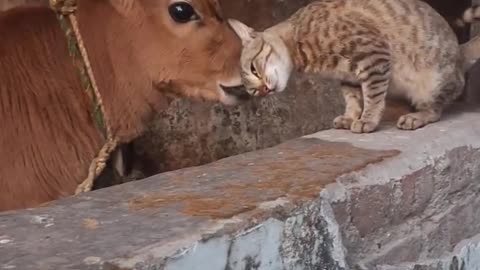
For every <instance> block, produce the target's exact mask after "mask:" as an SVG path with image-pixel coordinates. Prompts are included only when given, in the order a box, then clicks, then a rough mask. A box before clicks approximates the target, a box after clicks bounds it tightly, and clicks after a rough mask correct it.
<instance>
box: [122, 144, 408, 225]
mask: <svg viewBox="0 0 480 270" xmlns="http://www.w3.org/2000/svg"><path fill="white" fill-rule="evenodd" d="M399 153H400V151H397V150H386V151H378V150H369V149H362V148H358V147H354V146H352V145H351V144H348V143H336V142H326V141H321V140H317V139H304V138H302V139H298V140H294V141H290V142H287V143H284V144H281V145H279V146H277V147H274V148H270V149H266V150H262V151H258V152H252V153H248V154H245V155H241V156H237V157H232V158H227V159H224V160H221V161H219V162H216V163H213V164H210V165H207V166H203V167H197V168H191V169H188V170H185V171H183V172H182V173H181V175H176V176H172V177H171V179H169V180H170V181H171V183H166V186H168V187H169V188H168V191H165V192H162V191H158V192H155V193H152V194H145V195H144V196H142V197H137V198H133V199H132V200H130V202H129V207H130V209H131V210H135V211H139V210H145V209H150V208H155V209H158V208H162V207H167V206H175V207H180V209H181V211H182V212H183V213H184V214H186V215H189V216H202V217H210V218H230V217H233V216H235V215H237V214H240V213H244V212H247V211H250V210H253V209H255V208H256V207H257V205H258V204H259V203H262V202H265V201H271V200H275V199H278V198H280V197H285V196H288V197H290V198H293V199H294V200H296V201H300V202H301V201H304V200H307V199H311V198H315V197H317V196H318V194H319V193H320V191H321V190H322V189H323V187H325V185H327V184H330V183H333V182H335V181H336V179H337V177H338V176H340V175H342V174H346V173H349V172H354V171H357V170H360V169H362V168H364V167H366V166H367V165H369V164H374V163H378V162H381V161H382V160H384V159H386V158H390V157H393V156H395V155H398V154H399ZM172 186H174V188H171V187H172ZM166 190H167V189H166Z"/></svg>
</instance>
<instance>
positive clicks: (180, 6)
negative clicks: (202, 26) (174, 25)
mask: <svg viewBox="0 0 480 270" xmlns="http://www.w3.org/2000/svg"><path fill="white" fill-rule="evenodd" d="M168 11H169V12H170V16H171V17H172V19H173V20H174V21H176V22H178V23H187V22H189V21H194V20H198V19H199V17H198V15H197V13H196V12H195V9H194V8H193V7H192V5H190V4H189V3H187V2H177V3H173V4H171V5H170V6H169V7H168Z"/></svg>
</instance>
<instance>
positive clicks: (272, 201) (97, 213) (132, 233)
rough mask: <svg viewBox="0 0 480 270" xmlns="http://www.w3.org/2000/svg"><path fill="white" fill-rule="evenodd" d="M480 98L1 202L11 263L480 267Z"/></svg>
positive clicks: (133, 268)
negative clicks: (399, 119)
mask: <svg viewBox="0 0 480 270" xmlns="http://www.w3.org/2000/svg"><path fill="white" fill-rule="evenodd" d="M478 119H480V110H479V109H478V108H476V109H470V108H466V106H462V109H461V110H453V111H450V112H449V113H448V115H446V116H445V117H444V118H443V120H442V121H441V122H438V123H436V124H432V125H429V126H427V127H425V128H423V129H420V130H417V131H414V132H410V131H401V130H398V129H397V128H396V127H394V123H391V122H390V123H384V124H383V125H382V128H381V130H380V131H378V132H376V133H372V134H363V135H357V134H352V133H351V132H350V131H344V130H328V131H322V132H319V133H316V134H312V135H309V136H306V137H303V138H298V139H295V140H291V141H287V142H285V143H283V144H280V145H277V146H275V147H273V148H269V149H264V150H260V151H255V152H251V153H246V154H242V155H238V156H234V157H229V158H226V159H223V160H219V161H216V162H213V163H210V164H207V165H204V166H199V167H194V168H187V169H182V170H178V171H174V172H168V173H163V174H160V175H156V176H153V177H151V178H149V179H145V180H141V181H137V182H134V183H127V184H124V185H118V186H115V187H112V188H106V189H101V190H97V191H94V192H90V193H86V194H82V195H80V196H75V197H71V198H68V199H65V200H60V201H57V202H53V203H51V204H49V205H47V206H44V207H41V208H38V209H31V210H22V211H14V212H5V213H0V269H22V270H30V269H32V270H33V269H72V270H73V269H75V270H83V269H85V270H87V269H88V270H120V269H121V270H153V269H158V270H346V269H352V270H353V269H355V270H478V269H480V196H478V194H479V192H480V140H479V138H480V121H478Z"/></svg>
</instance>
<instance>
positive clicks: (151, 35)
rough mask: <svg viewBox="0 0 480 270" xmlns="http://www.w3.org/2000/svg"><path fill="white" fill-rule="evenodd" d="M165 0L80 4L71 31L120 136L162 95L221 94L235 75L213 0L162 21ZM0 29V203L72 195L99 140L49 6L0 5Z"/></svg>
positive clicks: (197, 0) (229, 38)
mask: <svg viewBox="0 0 480 270" xmlns="http://www.w3.org/2000/svg"><path fill="white" fill-rule="evenodd" d="M170 2H171V1H168V0H158V1H147V0H112V1H107V0H102V1H100V0H90V1H89V0H82V1H81V3H80V6H79V10H78V14H77V15H78V20H79V22H80V30H81V32H82V35H83V38H84V41H85V44H86V47H87V50H88V53H89V56H90V59H91V61H92V68H93V71H94V73H95V77H96V80H97V83H98V86H99V90H100V92H101V95H102V98H103V100H104V103H105V104H104V105H105V110H106V118H108V119H109V121H110V123H111V126H112V130H113V133H114V134H115V135H117V136H118V137H119V138H120V139H121V141H122V142H127V141H129V140H131V139H132V138H134V137H136V136H138V135H139V134H140V133H141V132H142V131H143V130H144V129H145V126H146V123H147V122H148V120H149V118H150V116H151V113H152V112H153V110H161V109H164V108H165V107H166V106H167V96H168V95H169V94H179V95H185V96H191V97H199V98H206V99H211V100H218V99H222V98H223V99H225V96H226V95H225V93H223V92H222V91H220V90H219V89H220V87H219V84H226V85H229V84H230V85H231V84H234V83H235V81H239V78H238V70H237V68H236V66H237V65H236V63H237V62H238V61H239V57H240V41H239V40H238V38H237V37H236V35H235V34H234V32H233V31H231V30H230V28H229V27H228V25H227V24H226V22H225V20H223V18H222V15H221V13H220V10H219V8H218V3H217V2H216V0H194V1H192V5H193V6H194V7H195V9H196V10H197V12H198V13H199V15H200V17H201V18H202V20H201V21H199V22H189V23H187V24H178V23H176V22H174V21H173V20H171V18H170V17H169V15H168V9H167V8H168V4H169V3H170ZM0 36H1V37H2V42H1V43H0V78H1V79H0V117H1V119H2V135H1V136H0V211H3V210H9V209H17V208H24V207H34V206H37V205H38V204H41V203H44V202H47V201H50V200H54V199H58V198H61V197H65V196H69V195H71V194H72V193H73V192H74V190H75V188H76V186H77V185H78V184H79V183H80V182H81V181H82V180H83V179H84V178H85V177H86V174H87V168H88V166H89V164H90V162H91V161H92V159H93V157H94V156H95V155H96V153H97V151H98V150H99V148H100V147H101V145H102V143H103V141H102V138H101V136H100V133H99V131H98V130H97V129H96V128H95V125H94V123H93V121H92V119H91V116H90V112H91V109H92V106H91V102H90V100H89V98H88V97H87V96H86V94H85V93H84V91H83V89H82V88H81V86H80V81H79V78H78V77H77V73H76V72H75V70H74V67H73V63H72V59H71V58H70V57H69V55H68V50H67V46H66V39H65V37H64V35H63V33H62V32H61V30H60V28H59V25H58V22H57V21H56V18H55V16H54V14H53V13H52V12H51V11H50V10H48V9H47V8H21V9H13V10H10V11H7V12H5V13H3V14H1V15H0ZM165 85H167V86H170V88H166V87H164V86H165ZM171 89H173V90H174V91H173V92H169V91H170V90H171Z"/></svg>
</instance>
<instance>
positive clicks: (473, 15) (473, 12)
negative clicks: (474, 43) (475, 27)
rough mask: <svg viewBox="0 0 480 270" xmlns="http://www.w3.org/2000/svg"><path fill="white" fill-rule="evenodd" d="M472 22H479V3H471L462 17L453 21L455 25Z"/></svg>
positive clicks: (462, 25) (461, 25) (463, 25)
mask: <svg viewBox="0 0 480 270" xmlns="http://www.w3.org/2000/svg"><path fill="white" fill-rule="evenodd" d="M474 22H480V5H473V6H471V7H469V8H467V9H466V10H465V11H464V12H463V14H462V17H460V18H458V19H457V20H456V21H455V25H456V26H458V27H465V26H466V25H467V24H471V23H474Z"/></svg>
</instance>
